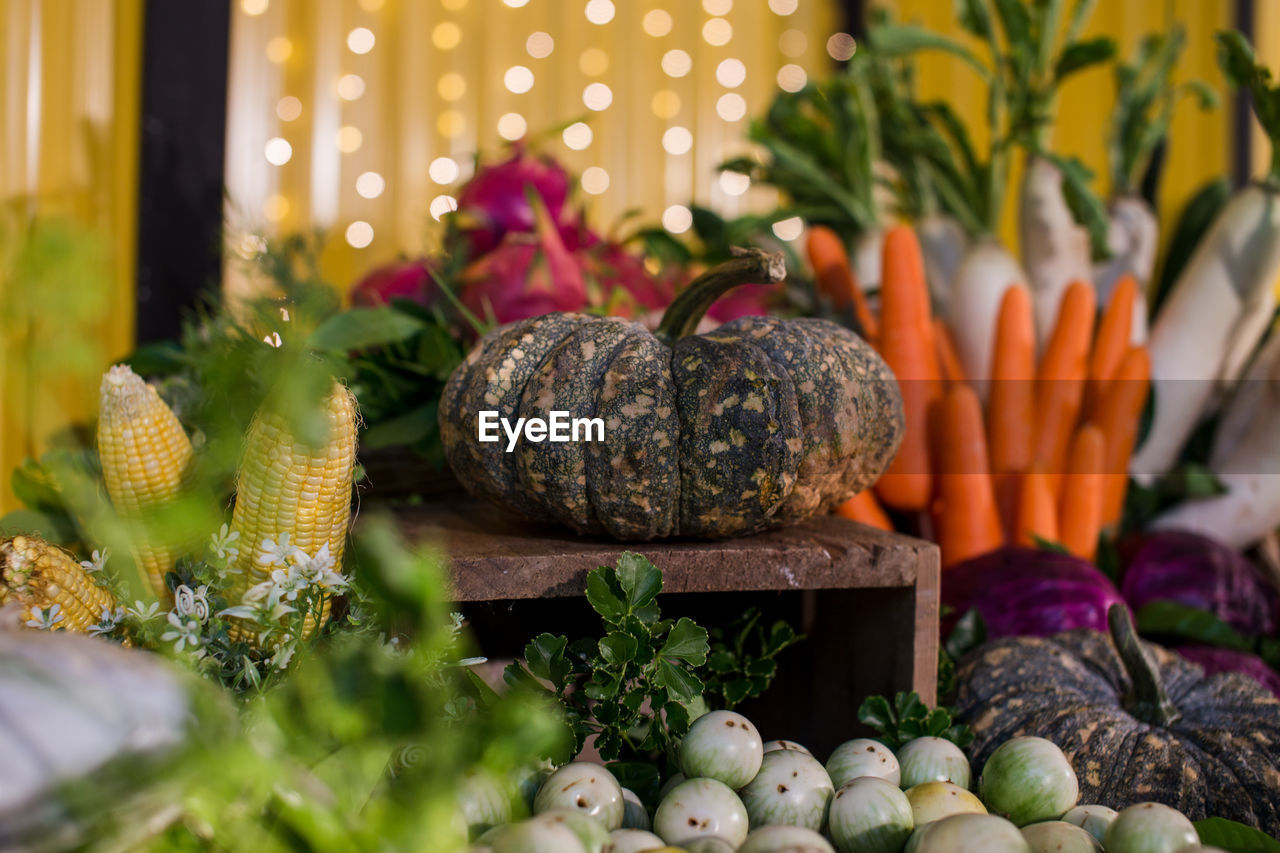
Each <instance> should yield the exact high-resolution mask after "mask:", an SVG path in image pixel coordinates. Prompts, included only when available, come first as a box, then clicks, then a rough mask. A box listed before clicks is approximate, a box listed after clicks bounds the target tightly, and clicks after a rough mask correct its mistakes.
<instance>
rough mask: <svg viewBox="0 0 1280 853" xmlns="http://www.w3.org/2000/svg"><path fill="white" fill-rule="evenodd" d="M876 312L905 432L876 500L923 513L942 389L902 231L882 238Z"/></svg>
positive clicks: (915, 261)
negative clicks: (934, 411)
mask: <svg viewBox="0 0 1280 853" xmlns="http://www.w3.org/2000/svg"><path fill="white" fill-rule="evenodd" d="M880 306H881V307H880V355H881V356H882V357H883V358H884V360H885V363H886V364H888V365H889V369H890V370H892V371H893V373H894V375H895V376H896V377H897V378H898V385H899V388H900V390H901V392H902V408H903V416H904V419H905V422H906V431H905V433H904V435H903V438H902V445H901V446H900V447H899V448H898V455H897V456H895V457H894V459H893V462H892V463H890V465H889V468H888V470H887V471H886V473H885V474H884V476H882V477H881V478H880V481H879V482H878V483H876V495H877V496H878V497H879V498H880V500H881V502H883V503H884V504H885V505H886V506H889V507H892V508H893V509H900V510H924V509H928V507H929V500H930V498H931V497H932V492H933V479H932V475H931V473H930V471H931V469H930V465H929V428H928V419H929V407H930V405H931V404H932V403H933V402H935V401H936V400H937V399H938V396H939V394H941V391H942V387H941V382H940V374H939V370H938V359H937V355H936V352H935V350H934V345H933V321H932V319H931V318H930V316H929V289H928V286H927V285H926V283H925V276H924V259H923V258H922V257H921V254H920V243H919V242H918V241H917V240H916V235H915V232H914V231H912V230H911V228H910V227H908V226H906V225H899V226H896V227H894V228H892V229H890V231H889V233H888V234H886V235H885V239H884V265H883V269H882V271H881V284H880Z"/></svg>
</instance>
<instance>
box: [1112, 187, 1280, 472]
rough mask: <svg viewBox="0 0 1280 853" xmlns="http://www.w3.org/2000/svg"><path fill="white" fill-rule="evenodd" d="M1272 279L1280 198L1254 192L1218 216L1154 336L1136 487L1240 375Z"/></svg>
mask: <svg viewBox="0 0 1280 853" xmlns="http://www.w3.org/2000/svg"><path fill="white" fill-rule="evenodd" d="M1277 275H1280V193H1277V191H1276V190H1275V189H1273V188H1270V187H1266V186H1262V185H1258V184H1253V185H1250V186H1248V187H1245V188H1244V189H1243V190H1241V191H1240V192H1238V193H1236V195H1235V196H1233V197H1232V199H1231V201H1230V202H1228V203H1227V206H1226V207H1225V208H1223V210H1222V213H1220V214H1219V215H1218V218H1217V219H1216V220H1215V221H1214V223H1213V226H1212V227H1211V228H1210V229H1209V233H1208V234H1206V235H1205V238H1204V240H1202V241H1201V243H1200V245H1199V246H1197V247H1196V251H1195V254H1193V255H1192V256H1191V260H1190V261H1188V262H1187V266H1186V267H1185V268H1184V269H1183V271H1182V274H1181V275H1180V276H1179V277H1178V281H1177V282H1176V283H1175V284H1174V286H1173V290H1172V292H1171V293H1170V294H1169V297H1168V299H1167V301H1166V302H1165V304H1164V307H1162V308H1161V310H1160V315H1159V317H1157V319H1156V323H1155V325H1154V327H1153V328H1152V329H1151V337H1150V340H1149V342H1148V347H1149V349H1150V352H1151V378H1152V391H1153V398H1154V406H1155V408H1154V411H1153V418H1152V422H1151V430H1150V432H1148V433H1147V437H1146V440H1145V441H1143V443H1142V446H1141V447H1140V448H1138V452H1137V453H1135V454H1134V456H1133V459H1132V461H1131V462H1130V467H1129V471H1130V473H1131V474H1132V475H1133V476H1134V477H1135V478H1136V479H1138V480H1139V482H1149V481H1150V479H1151V478H1152V477H1155V476H1159V475H1161V474H1164V473H1165V472H1167V471H1168V470H1169V469H1170V468H1171V467H1173V464H1174V462H1176V461H1177V459H1178V454H1179V453H1180V452H1181V450H1182V446H1183V444H1184V443H1185V442H1186V440H1187V437H1188V436H1189V435H1190V434H1191V431H1192V430H1193V429H1195V426H1196V424H1197V423H1198V422H1199V421H1200V418H1201V417H1202V416H1203V415H1204V414H1205V408H1206V403H1208V402H1209V400H1210V399H1211V398H1212V397H1213V395H1214V392H1215V389H1216V388H1217V387H1218V383H1222V382H1226V383H1231V382H1234V380H1235V379H1236V377H1237V376H1238V375H1239V371H1240V369H1241V367H1242V366H1243V364H1244V361H1245V359H1246V358H1247V354H1248V353H1249V352H1251V351H1252V349H1253V348H1254V346H1256V345H1257V342H1258V339H1259V338H1260V337H1261V336H1262V333H1263V332H1264V331H1265V330H1266V325H1267V321H1268V320H1269V319H1270V316H1271V311H1272V308H1273V306H1274V300H1275V296H1274V292H1273V288H1274V286H1275V282H1276V276H1277ZM1242 353H1243V355H1242ZM1276 431H1277V433H1280V429H1277V430H1276Z"/></svg>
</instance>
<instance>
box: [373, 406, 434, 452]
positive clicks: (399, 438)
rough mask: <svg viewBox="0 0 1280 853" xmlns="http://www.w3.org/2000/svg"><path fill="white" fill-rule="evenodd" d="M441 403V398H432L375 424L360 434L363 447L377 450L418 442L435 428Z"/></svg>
mask: <svg viewBox="0 0 1280 853" xmlns="http://www.w3.org/2000/svg"><path fill="white" fill-rule="evenodd" d="M439 405H440V401H439V400H432V401H431V402H429V403H424V404H423V405H421V406H418V407H417V408H414V409H410V410H409V411H407V412H405V413H404V414H402V415H399V416H398V417H394V418H392V419H390V420H386V421H382V422H381V423H377V424H374V425H373V426H371V427H369V428H368V429H366V430H365V431H364V434H363V435H361V436H360V445H361V447H363V448H364V449H367V450H376V449H377V448H379V447H394V446H397V445H410V444H416V443H418V442H419V441H421V440H422V439H424V438H426V437H427V435H429V434H430V433H431V431H432V430H433V429H435V426H436V410H437V408H438V407H439Z"/></svg>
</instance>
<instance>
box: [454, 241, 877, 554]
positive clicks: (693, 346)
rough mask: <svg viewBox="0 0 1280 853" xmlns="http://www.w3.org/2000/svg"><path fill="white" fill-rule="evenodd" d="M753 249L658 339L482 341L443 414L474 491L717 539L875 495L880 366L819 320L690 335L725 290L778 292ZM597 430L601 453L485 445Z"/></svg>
mask: <svg viewBox="0 0 1280 853" xmlns="http://www.w3.org/2000/svg"><path fill="white" fill-rule="evenodd" d="M785 274H786V269H785V265H784V263H783V259H782V256H781V255H780V254H774V255H770V254H767V253H765V252H761V251H757V250H750V251H746V252H743V253H742V254H740V255H739V257H737V258H735V259H733V260H731V261H728V262H726V263H725V264H722V265H720V266H719V267H716V268H714V269H713V270H711V271H709V272H708V273H706V274H704V275H703V276H702V277H700V278H699V279H697V280H696V281H694V282H693V283H692V284H691V285H690V286H689V287H688V288H687V289H686V290H685V291H684V292H683V293H682V294H681V295H680V297H679V298H678V299H676V300H675V302H673V303H672V305H671V307H670V308H669V309H668V310H667V312H666V314H665V315H664V317H663V320H662V324H661V326H660V327H659V328H658V331H657V332H656V333H650V332H649V331H647V330H646V329H645V328H644V327H643V326H641V325H639V324H638V323H633V322H629V321H627V320H622V319H619V318H616V317H595V316H589V315H585V314H546V315H543V316H541V317H535V318H532V319H529V320H522V321H519V322H516V323H511V324H509V325H507V326H503V327H501V328H498V329H495V330H493V331H492V332H490V333H489V334H487V335H486V336H485V337H484V338H483V339H482V340H481V341H480V342H479V344H478V345H477V346H476V348H475V349H474V350H473V351H472V352H471V354H470V355H469V356H468V357H467V359H466V360H465V361H464V362H463V363H462V364H461V365H459V367H458V368H457V370H455V371H454V373H453V375H452V376H451V377H450V378H449V382H448V384H447V385H446V387H445V391H444V396H443V398H442V399H441V402H440V434H441V438H442V440H443V444H444V448H445V455H446V457H447V458H448V460H449V464H450V466H451V467H452V468H453V471H454V473H455V474H457V476H458V478H459V479H460V480H461V481H462V483H463V484H464V485H465V486H466V487H467V489H468V490H470V491H471V492H472V493H473V494H476V495H479V496H482V497H484V498H487V499H488V500H490V501H492V502H494V503H496V504H498V505H499V506H503V507H506V508H507V509H510V510H513V511H515V512H517V513H520V514H522V515H525V516H527V517H529V518H533V519H537V520H542V521H548V522H553V523H558V524H563V525H566V526H568V527H571V528H573V529H574V530H577V531H578V532H580V533H594V534H605V535H609V536H612V537H614V538H617V539H622V540H633V541H645V540H650V539H655V538H660V537H666V536H676V535H680V536H692V537H700V538H720V537H726V536H735V535H739V534H746V533H753V532H756V531H759V530H764V529H766V528H769V527H774V526H779V525H783V524H791V523H794V522H797V521H801V520H803V519H806V518H809V517H812V516H814V515H817V514H819V513H825V512H828V511H829V510H830V509H831V507H832V506H833V505H835V504H838V503H840V502H843V501H845V500H847V499H848V498H850V497H852V496H853V495H855V494H856V493H858V492H859V491H861V490H862V489H864V488H866V487H867V486H869V485H871V484H872V483H873V482H875V480H876V479H877V478H878V477H879V476H880V474H881V472H883V471H884V469H885V468H886V467H887V466H888V464H889V461H890V460H891V459H892V458H893V455H894V453H895V452H896V451H897V448H898V444H899V442H900V441H901V439H902V429H903V421H902V399H901V397H900V395H899V393H898V386H897V383H896V382H895V380H894V378H893V374H892V373H891V372H890V371H889V369H888V367H887V366H886V365H885V363H884V361H882V360H881V359H880V357H879V356H878V355H877V354H876V353H875V351H874V350H872V349H871V347H870V346H868V345H867V344H866V342H864V341H863V340H862V339H861V338H859V337H858V336H857V335H855V334H854V333H853V332H850V331H849V330H847V329H845V328H843V327H842V326H840V325H838V324H836V323H831V322H828V321H825V320H817V319H798V320H782V319H779V318H776V317H744V318H742V319H739V320H735V321H734V322H732V323H727V324H725V325H723V326H721V327H719V328H718V329H716V330H715V331H713V332H711V333H708V334H704V335H695V334H692V332H693V330H694V329H695V328H696V326H697V325H698V322H699V320H701V318H702V316H703V314H704V313H706V310H707V309H708V308H709V307H710V306H711V304H712V303H713V302H714V301H715V300H716V299H717V298H718V297H719V296H721V295H722V294H724V293H725V292H726V291H728V290H729V289H730V288H732V287H736V286H738V285H740V284H747V283H752V282H756V283H760V282H777V281H781V280H782V279H783V278H784V277H785ZM485 410H488V411H496V412H498V413H499V416H500V417H503V418H506V419H508V421H509V422H510V423H512V424H515V423H516V420H517V418H521V417H524V418H543V419H549V416H550V413H551V412H552V411H562V412H568V413H569V417H571V418H600V419H601V420H603V422H604V427H605V429H604V440H603V441H579V442H564V443H553V442H550V441H542V442H532V441H525V440H524V439H521V440H520V442H519V444H518V445H517V446H516V447H515V449H514V451H513V452H510V453H509V452H507V441H506V438H505V436H504V437H503V439H502V441H499V442H493V443H482V442H480V441H479V440H478V428H479V417H480V415H479V413H480V412H481V411H485Z"/></svg>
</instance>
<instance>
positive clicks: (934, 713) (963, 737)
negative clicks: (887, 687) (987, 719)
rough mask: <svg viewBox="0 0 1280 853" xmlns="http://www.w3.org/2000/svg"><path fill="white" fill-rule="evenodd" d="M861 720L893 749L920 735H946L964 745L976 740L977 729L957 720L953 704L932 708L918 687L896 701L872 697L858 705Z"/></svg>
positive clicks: (898, 696)
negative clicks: (974, 730) (952, 715)
mask: <svg viewBox="0 0 1280 853" xmlns="http://www.w3.org/2000/svg"><path fill="white" fill-rule="evenodd" d="M858 720H859V721H860V722H862V724H863V725H867V726H870V727H871V728H873V729H875V730H876V733H877V735H878V736H879V739H880V740H882V741H883V742H884V744H885V746H888V747H889V748H890V749H897V748H898V747H900V746H902V745H903V744H905V743H906V742H908V741H912V740H915V739H916V738H920V737H940V738H946V739H947V740H949V741H951V742H952V743H954V744H955V745H956V746H958V747H960V748H961V749H964V748H965V747H966V746H968V745H969V744H971V743H973V732H972V731H970V730H969V727H968V726H965V725H961V724H958V723H953V722H952V721H951V710H950V709H949V708H946V707H944V706H941V705H939V706H938V707H936V708H934V709H932V710H930V709H929V707H928V706H927V705H925V704H924V703H923V702H921V701H920V696H919V694H917V693H916V692H915V691H912V692H911V693H903V692H899V693H897V694H896V695H895V696H894V697H893V702H892V703H890V701H889V700H888V699H887V698H886V697H884V696H870V697H868V698H867V699H866V701H864V702H863V703H862V706H861V707H860V708H858Z"/></svg>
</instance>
